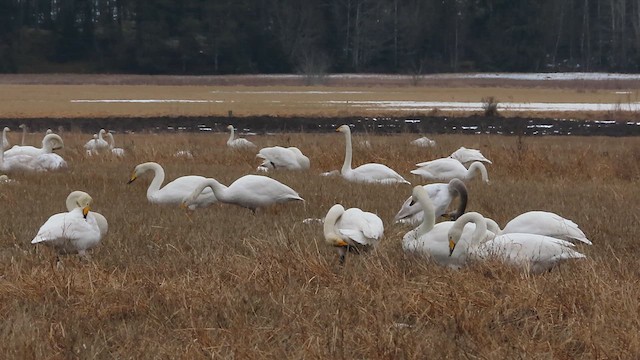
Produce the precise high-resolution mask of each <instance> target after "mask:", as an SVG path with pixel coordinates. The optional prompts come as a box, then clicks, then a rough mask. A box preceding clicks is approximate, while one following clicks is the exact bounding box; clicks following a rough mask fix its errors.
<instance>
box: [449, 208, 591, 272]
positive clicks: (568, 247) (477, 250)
mask: <svg viewBox="0 0 640 360" xmlns="http://www.w3.org/2000/svg"><path fill="white" fill-rule="evenodd" d="M469 222H472V223H475V225H476V230H475V231H474V233H473V235H472V239H471V241H470V242H468V243H466V242H465V244H464V245H463V246H464V247H465V248H466V249H464V252H468V253H469V255H470V257H472V258H475V259H480V260H488V259H497V260H499V261H502V262H503V263H505V264H508V265H512V266H516V267H520V268H522V269H523V270H525V271H528V272H531V273H541V272H544V271H547V270H551V269H552V268H554V267H555V266H557V265H558V264H559V263H560V262H562V261H565V260H568V259H579V258H585V257H586V256H585V255H584V254H581V253H579V252H577V251H575V250H574V249H573V246H574V245H573V244H572V243H570V242H568V241H565V240H561V239H556V238H553V237H549V236H544V235H538V234H526V233H511V234H504V235H498V236H495V237H492V238H488V239H487V237H486V235H485V234H486V229H487V224H486V220H485V218H484V217H483V216H482V215H480V214H478V213H475V212H471V213H466V214H464V215H462V216H461V217H459V218H458V220H456V221H455V223H454V225H453V226H452V227H451V229H450V230H449V247H450V250H451V251H452V252H453V251H454V250H455V249H456V247H457V244H458V241H459V239H460V235H461V234H462V228H463V227H464V226H465V225H466V224H467V223H469ZM483 229H484V231H485V233H483V232H482V230H483ZM461 245H462V243H461Z"/></svg>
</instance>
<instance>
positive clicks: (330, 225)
mask: <svg viewBox="0 0 640 360" xmlns="http://www.w3.org/2000/svg"><path fill="white" fill-rule="evenodd" d="M343 212H344V211H340V210H337V209H334V208H331V210H330V211H329V212H328V213H327V216H326V217H325V218H324V224H323V227H322V232H323V233H324V237H325V239H329V238H332V237H336V236H338V235H337V234H336V232H335V227H336V222H337V221H338V219H339V218H340V216H342V213H343Z"/></svg>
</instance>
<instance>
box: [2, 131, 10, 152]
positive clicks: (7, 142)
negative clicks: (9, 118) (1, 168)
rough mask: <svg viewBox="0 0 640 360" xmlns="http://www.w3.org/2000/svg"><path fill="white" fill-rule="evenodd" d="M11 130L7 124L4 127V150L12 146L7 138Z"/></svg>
mask: <svg viewBox="0 0 640 360" xmlns="http://www.w3.org/2000/svg"><path fill="white" fill-rule="evenodd" d="M10 131H11V129H9V128H8V127H6V126H5V128H4V129H2V146H0V151H3V152H4V151H5V150H7V149H8V148H10V147H11V143H9V139H7V133H8V132H10Z"/></svg>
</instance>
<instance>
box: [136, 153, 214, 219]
mask: <svg viewBox="0 0 640 360" xmlns="http://www.w3.org/2000/svg"><path fill="white" fill-rule="evenodd" d="M147 171H153V173H154V175H153V180H152V181H151V184H149V188H148V189H147V199H148V200H149V202H150V203H152V204H172V205H180V204H182V202H183V201H184V199H185V198H186V197H187V196H189V195H191V193H192V192H193V190H194V189H195V188H196V187H197V186H198V185H200V183H202V182H203V181H204V180H206V178H205V177H204V176H197V175H188V176H182V177H179V178H177V179H175V180H173V181H171V182H170V183H168V184H167V185H165V186H164V187H163V188H160V186H161V185H162V183H163V182H164V177H165V174H164V169H163V168H162V166H160V164H158V163H155V162H147V163H142V164H139V165H137V166H136V167H135V169H134V170H133V174H131V178H130V179H129V182H128V183H129V184H131V183H132V182H134V181H135V180H136V179H137V178H138V177H139V176H140V175H142V174H144V173H146V172H147ZM216 201H217V199H216V196H215V195H214V194H213V191H211V190H209V189H207V190H205V191H202V193H201V194H199V195H198V196H197V198H195V199H194V201H192V202H191V204H189V209H192V210H193V209H195V208H199V207H206V206H209V205H211V204H213V203H215V202H216Z"/></svg>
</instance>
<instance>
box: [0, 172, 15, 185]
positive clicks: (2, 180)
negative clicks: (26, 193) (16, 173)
mask: <svg viewBox="0 0 640 360" xmlns="http://www.w3.org/2000/svg"><path fill="white" fill-rule="evenodd" d="M12 182H14V180H12V179H9V177H8V176H7V175H4V174H3V175H0V184H10V183H12Z"/></svg>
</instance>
